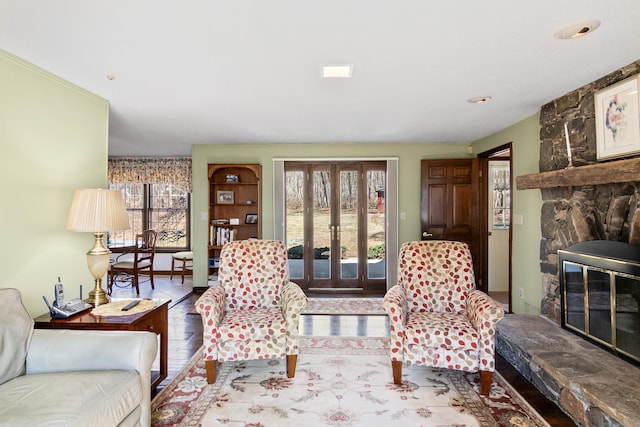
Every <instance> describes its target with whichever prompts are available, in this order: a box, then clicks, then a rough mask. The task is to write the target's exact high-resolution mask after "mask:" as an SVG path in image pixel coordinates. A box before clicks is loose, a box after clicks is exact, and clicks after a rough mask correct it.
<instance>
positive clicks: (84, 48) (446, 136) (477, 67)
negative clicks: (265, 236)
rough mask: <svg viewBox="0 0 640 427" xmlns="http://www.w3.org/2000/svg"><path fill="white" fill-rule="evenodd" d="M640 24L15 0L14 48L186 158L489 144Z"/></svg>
mask: <svg viewBox="0 0 640 427" xmlns="http://www.w3.org/2000/svg"><path fill="white" fill-rule="evenodd" d="M590 19H597V20H599V21H601V25H600V27H599V28H598V29H597V30H596V31H595V32H592V33H591V34H588V35H586V36H585V37H582V38H579V39H574V40H558V39H556V38H554V33H555V32H557V31H559V30H561V29H563V28H565V27H568V26H572V25H575V24H579V23H581V22H584V21H586V20H590ZM638 23H640V2H639V1H638V0H616V1H613V2H606V1H602V0H537V1H529V2H526V3H524V2H518V1H513V0H495V1H488V2H479V1H477V0H474V1H471V0H459V1H451V2H443V1H441V2H433V1H428V0H427V1H425V0H404V1H402V0H323V1H309V0H306V1H305V0H271V1H269V0H264V1H247V0H233V1H229V0H172V1H170V0H153V1H152V0H134V1H132V0H111V1H105V2H97V1H87V0H55V1H52V0H0V49H3V50H6V51H8V52H10V53H12V54H14V55H16V56H18V57H21V58H23V59H25V60H27V61H29V62H32V63H34V64H35V65H38V66H39V67H41V68H44V69H45V70H48V71H50V72H52V73H54V74H56V75H58V76H60V77H62V78H64V79H66V80H69V81H70V82H72V83H75V84H77V85H78V86H81V87H83V88H85V89H87V90H89V91H91V92H93V93H95V94H97V95H99V96H101V97H103V98H106V99H108V100H109V102H110V137H109V154H110V155H113V156H124V155H132V156H171V155H190V154H191V145H192V144H229V143H233V144H243V143H344V142H348V143H383V142H394V143H403V142H427V143H428V142H470V141H475V140H478V139H480V138H483V137H485V136H488V135H490V134H492V133H494V132H496V131H498V130H501V129H504V128H505V127H508V126H510V125H512V124H514V123H516V122H518V121H519V120H521V119H523V118H525V117H528V116H530V115H532V114H534V113H535V112H537V111H538V110H539V108H540V106H541V105H543V104H545V103H547V102H549V101H550V100H553V99H555V98H557V97H559V96H562V95H564V94H566V93H567V92H570V91H572V90H574V89H576V88H578V87H581V86H583V85H584V84H587V83H589V82H592V81H594V80H596V79H598V78H600V77H602V76H604V75H606V74H608V73H610V72H612V71H615V70H616V69H618V68H620V67H622V66H625V65H627V64H629V63H631V62H633V61H635V60H638V59H640V25H639V24H638ZM323 64H354V68H353V77H352V78H351V79H322V78H321V66H322V65H323ZM108 76H112V77H113V78H112V79H109V78H108ZM478 96H491V97H492V100H491V101H490V102H487V103H483V104H471V103H468V102H467V99H469V98H471V97H478Z"/></svg>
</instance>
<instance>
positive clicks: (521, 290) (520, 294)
mask: <svg viewBox="0 0 640 427" xmlns="http://www.w3.org/2000/svg"><path fill="white" fill-rule="evenodd" d="M518 298H520V299H524V289H523V288H518Z"/></svg>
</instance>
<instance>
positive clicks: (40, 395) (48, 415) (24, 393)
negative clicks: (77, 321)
mask: <svg viewBox="0 0 640 427" xmlns="http://www.w3.org/2000/svg"><path fill="white" fill-rule="evenodd" d="M141 400H142V386H141V383H140V376H139V375H138V373H137V372H135V371H83V372H80V371H78V372H64V373H51V374H31V375H23V376H21V377H17V378H15V379H13V380H11V381H9V382H6V383H4V384H2V385H0V402H3V404H2V405H1V406H0V426H3V427H4V426H11V427H16V426H54V425H57V426H63V425H64V426H71V425H72V426H91V427H93V426H116V425H118V424H119V423H120V422H121V421H122V420H123V419H125V418H126V417H127V415H128V414H129V413H131V412H132V411H134V410H136V408H137V407H138V406H139V405H140V402H141Z"/></svg>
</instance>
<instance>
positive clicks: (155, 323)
mask: <svg viewBox="0 0 640 427" xmlns="http://www.w3.org/2000/svg"><path fill="white" fill-rule="evenodd" d="M123 299H124V298H113V299H112V301H118V300H123ZM127 299H130V298H127ZM154 301H155V302H156V306H155V308H153V309H151V310H147V311H145V312H142V313H137V314H131V315H126V316H94V315H93V314H91V310H87V311H84V312H82V313H78V314H76V315H74V316H72V317H69V318H68V319H52V318H51V316H49V313H47V314H43V315H41V316H38V317H36V318H35V319H34V321H35V325H34V326H35V328H36V329H79V330H94V331H95V330H99V331H149V332H154V333H156V334H157V335H159V336H160V371H152V372H151V390H152V391H155V388H156V387H157V386H158V384H160V383H161V382H162V380H164V379H165V378H166V377H167V349H168V343H169V340H168V337H167V333H168V330H169V303H170V302H171V300H170V299H155V298H154Z"/></svg>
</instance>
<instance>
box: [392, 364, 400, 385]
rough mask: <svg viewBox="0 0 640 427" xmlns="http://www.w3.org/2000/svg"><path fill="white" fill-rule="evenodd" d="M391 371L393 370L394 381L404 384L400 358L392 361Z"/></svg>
mask: <svg viewBox="0 0 640 427" xmlns="http://www.w3.org/2000/svg"><path fill="white" fill-rule="evenodd" d="M391 372H393V383H394V384H402V362H401V361H399V360H392V361H391Z"/></svg>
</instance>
